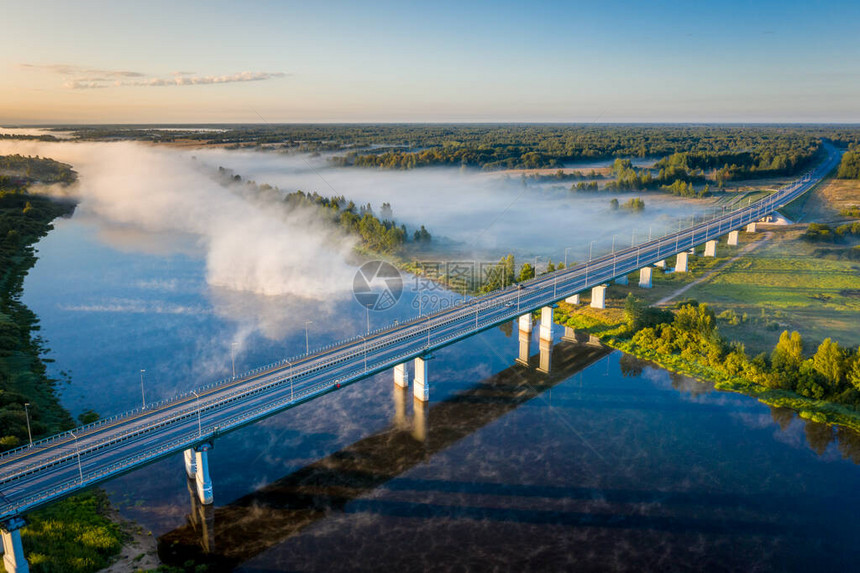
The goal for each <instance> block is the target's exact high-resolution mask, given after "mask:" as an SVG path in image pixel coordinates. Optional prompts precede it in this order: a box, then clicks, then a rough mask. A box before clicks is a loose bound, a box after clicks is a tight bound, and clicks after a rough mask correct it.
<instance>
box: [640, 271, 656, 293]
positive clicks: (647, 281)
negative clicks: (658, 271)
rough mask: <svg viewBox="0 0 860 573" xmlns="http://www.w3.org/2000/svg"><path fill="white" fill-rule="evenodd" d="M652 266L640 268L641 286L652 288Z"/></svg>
mask: <svg viewBox="0 0 860 573" xmlns="http://www.w3.org/2000/svg"><path fill="white" fill-rule="evenodd" d="M652 272H653V271H652V269H651V267H644V268H641V269H639V286H640V287H641V288H651V273H652Z"/></svg>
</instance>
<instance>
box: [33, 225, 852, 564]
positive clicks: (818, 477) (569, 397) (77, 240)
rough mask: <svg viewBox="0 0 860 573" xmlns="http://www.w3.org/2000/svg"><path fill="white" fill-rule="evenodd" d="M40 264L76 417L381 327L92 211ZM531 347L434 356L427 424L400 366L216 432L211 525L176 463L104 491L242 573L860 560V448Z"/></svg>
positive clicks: (688, 388)
mask: <svg viewBox="0 0 860 573" xmlns="http://www.w3.org/2000/svg"><path fill="white" fill-rule="evenodd" d="M39 251H40V260H39V262H38V263H37V265H36V267H35V268H34V269H33V271H32V272H31V274H30V276H29V277H28V278H27V281H26V284H25V296H24V301H25V303H26V304H28V305H29V306H30V307H31V308H32V309H33V310H34V311H35V312H36V313H38V315H39V316H40V317H41V319H42V335H43V336H44V337H45V338H46V339H47V340H48V341H49V346H50V347H51V348H52V352H51V353H50V355H49V356H50V357H51V358H54V359H55V360H56V362H55V363H53V364H52V365H50V368H51V371H52V373H53V374H55V375H56V376H58V377H62V376H63V374H61V372H65V373H68V374H70V381H69V382H65V383H63V385H62V399H63V402H64V404H65V405H66V406H67V407H68V408H69V409H70V410H71V411H72V412H73V413H74V414H78V413H80V412H82V411H83V410H85V409H89V408H92V409H94V410H96V411H97V412H98V413H100V414H101V415H110V414H114V413H117V412H120V411H123V410H127V409H129V408H132V407H135V406H136V405H138V404H139V403H140V401H141V400H142V399H144V398H143V396H141V391H140V370H141V369H145V373H144V378H143V379H144V389H145V392H146V397H145V399H146V400H147V401H153V400H159V399H162V398H167V397H170V396H172V395H173V394H175V393H177V392H183V391H187V390H189V389H191V388H194V387H195V386H197V385H200V384H202V383H205V382H209V381H211V380H213V379H216V378H219V377H222V376H226V375H229V373H230V371H231V368H232V366H231V352H232V353H233V356H234V357H235V364H236V370H237V371H242V370H245V369H248V368H251V367H254V366H258V365H260V364H263V363H266V362H270V361H273V360H277V359H280V358H283V357H285V356H292V355H295V354H299V353H301V352H302V351H303V350H304V347H305V331H304V325H305V323H306V321H312V322H311V323H310V324H308V340H309V344H310V346H311V348H313V347H314V346H320V345H323V344H326V343H328V342H331V341H334V340H337V339H340V338H343V337H347V336H352V335H354V334H356V333H360V332H363V331H364V329H365V327H366V320H367V316H366V314H365V312H364V310H363V309H362V308H361V307H359V306H358V305H357V304H356V303H355V302H354V301H353V300H352V295H351V293H348V292H345V293H344V295H343V296H342V297H339V298H338V297H335V298H334V299H332V300H329V301H326V302H325V303H320V302H317V301H313V300H297V299H295V298H293V297H260V296H253V295H246V294H241V293H236V292H231V291H219V290H217V289H212V288H210V287H209V286H208V285H207V284H206V281H205V269H204V268H203V266H204V263H203V262H202V259H201V257H200V253H199V252H198V247H197V246H196V245H195V242H194V240H192V239H191V238H181V237H179V238H177V237H173V238H170V240H169V241H166V242H165V241H161V240H160V239H159V238H158V237H152V236H143V235H136V234H135V233H134V232H131V231H128V230H124V231H122V232H119V231H117V230H116V229H114V230H110V229H107V228H106V227H105V226H104V225H102V224H100V222H98V221H94V220H91V219H88V218H87V217H86V216H84V215H80V216H78V215H76V216H75V217H74V218H73V219H71V220H65V221H60V222H58V224H57V228H56V230H55V231H54V232H52V233H51V234H50V235H49V236H48V237H46V238H45V239H44V240H43V241H42V242H41V243H40V244H39ZM414 296H415V293H414V292H413V291H412V289H411V288H409V284H408V283H407V288H406V291H405V294H404V298H403V299H402V300H401V301H400V303H399V304H398V305H397V306H396V307H394V308H393V309H391V310H390V311H387V312H385V313H371V316H370V321H371V328H376V327H381V326H384V325H386V324H388V323H390V322H391V321H393V320H395V319H404V318H407V317H410V316H414V315H415V312H416V311H415V310H414V308H412V302H413V299H414ZM557 330H558V329H557ZM558 335H560V332H557V338H558ZM234 342H235V343H237V344H236V346H233V345H232V343H234ZM516 351H517V339H516V335H515V334H513V335H511V332H510V329H507V332H506V331H505V329H494V330H491V331H488V332H486V333H484V334H481V335H479V336H475V337H473V338H471V339H469V340H467V341H464V342H462V343H458V344H457V345H455V346H452V347H449V348H447V349H445V350H442V351H440V352H438V353H437V354H436V357H435V358H434V359H433V360H432V361H431V362H430V363H429V364H430V375H431V380H432V390H431V403H430V404H429V407H428V408H427V409H424V408H420V407H419V408H418V409H417V410H416V409H415V407H414V406H413V404H412V400H411V397H410V396H408V395H406V396H402V395H398V394H397V393H395V392H394V391H393V388H392V386H393V384H392V380H391V376H390V374H388V373H385V374H381V375H378V376H376V377H374V378H371V379H369V380H366V381H364V382H362V383H360V384H356V385H354V386H350V387H349V388H345V389H344V390H342V391H341V392H338V393H335V394H331V395H328V396H326V397H324V398H322V399H319V400H316V401H315V402H313V403H311V404H307V405H304V406H302V407H301V408H297V409H295V410H291V411H288V412H285V413H282V414H280V415H278V416H274V417H272V418H270V419H268V420H266V421H264V422H262V423H259V424H257V425H254V426H252V427H248V428H245V429H243V430H241V431H238V432H235V433H233V434H230V435H228V436H225V437H223V438H221V439H219V440H218V442H217V443H216V444H215V448H214V450H213V451H212V452H211V457H210V467H211V471H212V475H213V477H214V486H215V499H216V504H215V509H214V510H207V511H203V512H201V511H200V508H195V507H194V506H193V504H192V502H191V497H190V496H189V493H188V489H187V484H186V479H185V475H184V470H183V464H182V460H181V459H180V456H174V457H173V458H170V459H166V460H163V461H161V462H158V463H156V464H153V465H152V466H149V467H147V468H144V469H142V470H139V471H137V472H135V473H132V474H130V475H127V476H124V477H121V478H119V479H116V480H114V481H112V482H110V483H108V484H106V486H105V487H106V489H107V491H108V492H109V495H110V497H111V499H112V501H113V502H114V503H115V504H116V505H117V507H119V508H120V510H121V512H122V513H123V515H125V516H127V517H129V518H133V519H136V520H138V521H139V522H140V523H141V524H143V526H144V527H146V528H147V529H149V530H151V531H152V532H153V533H154V535H156V536H160V537H162V539H163V540H165V543H163V544H162V549H163V553H164V554H165V555H166V556H167V557H171V556H172V557H171V558H177V559H181V558H183V556H186V555H188V554H194V553H195V552H196V553H197V554H200V553H201V552H202V547H203V546H204V545H205V546H206V547H208V548H209V550H210V551H211V552H212V553H213V554H214V555H215V559H216V561H217V562H218V563H220V564H221V565H223V566H225V567H228V566H229V567H233V566H235V567H238V568H240V569H241V570H244V571H281V570H291V571H293V570H295V571H339V570H360V569H376V570H396V569H402V570H422V569H426V570H453V571H465V570H470V571H471V570H518V571H519V570H540V571H544V570H571V569H582V570H606V569H614V570H637V571H638V570H660V571H664V570H685V569H686V570H689V569H709V570H743V571H748V570H797V571H801V570H804V571H808V570H849V569H853V568H854V566H855V564H856V563H857V562H858V558H860V555H858V554H857V553H858V552H860V550H858V549H857V545H856V543H855V540H856V539H857V537H858V535H860V525H858V521H857V519H856V516H857V515H858V512H860V496H858V493H857V491H858V488H857V480H858V477H860V474H859V473H858V468H857V467H856V466H855V465H854V462H852V461H851V458H854V459H858V458H860V440H858V438H857V437H856V436H855V435H854V434H850V433H840V434H839V436H838V439H837V436H835V434H834V432H833V431H832V430H831V429H830V428H827V427H826V426H821V425H818V424H812V423H805V422H803V421H802V420H800V419H798V418H796V417H794V416H793V415H792V414H791V413H790V412H784V411H774V410H771V409H770V408H768V407H767V406H764V405H762V404H759V403H758V402H756V401H754V400H751V399H748V398H745V397H742V396H737V395H731V394H725V393H718V392H714V391H712V390H711V389H710V388H709V387H708V386H707V385H705V384H702V383H698V382H695V381H692V380H689V379H685V378H679V377H676V376H673V375H671V374H670V373H668V372H666V371H664V370H661V369H658V368H654V367H651V366H647V365H643V364H641V363H639V362H637V361H633V360H630V359H629V358H625V357H623V356H622V355H621V354H619V353H617V352H616V353H601V352H600V351H597V350H595V349H593V348H588V347H585V346H576V345H572V344H571V343H567V342H559V343H558V344H557V346H556V347H555V350H554V352H555V354H554V356H553V359H554V369H553V371H552V372H551V374H550V375H542V374H537V373H535V372H534V370H533V369H531V370H528V369H525V368H522V367H513V361H514V358H515V357H516ZM536 351H537V344H534V345H533V352H536ZM207 523H208V527H206V526H205V525H206V524H207ZM237 524H239V525H240V526H237ZM195 536H196V537H195ZM168 542H169V543H170V544H172V545H169V546H168Z"/></svg>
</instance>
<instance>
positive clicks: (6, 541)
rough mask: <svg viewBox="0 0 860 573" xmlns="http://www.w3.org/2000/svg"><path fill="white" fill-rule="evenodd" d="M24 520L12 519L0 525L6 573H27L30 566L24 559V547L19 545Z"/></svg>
mask: <svg viewBox="0 0 860 573" xmlns="http://www.w3.org/2000/svg"><path fill="white" fill-rule="evenodd" d="M22 527H24V520H23V519H21V518H19V517H13V518H12V519H10V520H9V521H7V522H6V523H4V524H3V525H2V529H0V534H2V537H3V566H4V567H6V573H29V571H30V565H29V563H27V559H26V558H25V557H24V546H23V545H21V528H22Z"/></svg>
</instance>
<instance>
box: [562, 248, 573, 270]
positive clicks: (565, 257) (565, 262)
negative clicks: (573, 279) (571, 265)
mask: <svg viewBox="0 0 860 573" xmlns="http://www.w3.org/2000/svg"><path fill="white" fill-rule="evenodd" d="M571 248H572V247H565V249H564V268H567V252H568V251H569V250H570V249H571Z"/></svg>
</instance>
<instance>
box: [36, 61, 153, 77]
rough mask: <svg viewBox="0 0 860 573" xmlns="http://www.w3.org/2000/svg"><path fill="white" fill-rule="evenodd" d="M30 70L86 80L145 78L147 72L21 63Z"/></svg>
mask: <svg viewBox="0 0 860 573" xmlns="http://www.w3.org/2000/svg"><path fill="white" fill-rule="evenodd" d="M21 67H22V68H24V69H28V70H41V71H45V72H50V73H53V74H59V75H61V76H78V77H79V79H81V80H86V79H87V76H103V77H105V78H143V77H146V74H142V73H140V72H132V71H128V70H101V69H98V68H85V67H82V66H71V65H68V64H21Z"/></svg>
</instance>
